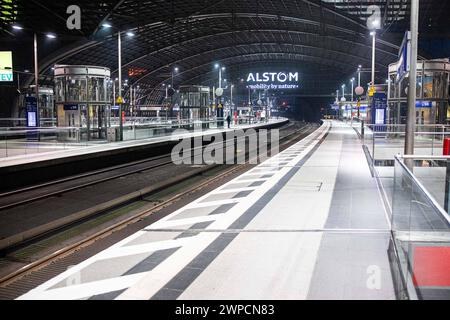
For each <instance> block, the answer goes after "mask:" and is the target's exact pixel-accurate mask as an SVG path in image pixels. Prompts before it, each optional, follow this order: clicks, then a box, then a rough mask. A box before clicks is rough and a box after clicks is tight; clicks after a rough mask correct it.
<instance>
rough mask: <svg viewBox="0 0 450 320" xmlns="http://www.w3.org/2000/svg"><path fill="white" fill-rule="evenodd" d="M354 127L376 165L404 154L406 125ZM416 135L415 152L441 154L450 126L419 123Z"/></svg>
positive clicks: (449, 132)
mask: <svg viewBox="0 0 450 320" xmlns="http://www.w3.org/2000/svg"><path fill="white" fill-rule="evenodd" d="M354 128H355V130H356V131H357V132H358V133H360V135H361V137H362V140H363V144H364V145H365V146H366V147H367V149H368V151H369V152H370V156H371V158H372V159H373V164H374V165H376V164H377V163H378V164H379V163H381V162H387V161H390V162H393V160H394V157H395V155H397V154H403V152H404V148H405V125H367V124H363V125H361V124H359V126H354ZM414 137H415V139H414V150H415V152H414V153H415V154H421V155H428V156H435V155H437V156H440V155H442V150H443V141H444V139H445V138H450V126H447V125H417V126H416V132H415V134H414ZM391 165H393V164H391Z"/></svg>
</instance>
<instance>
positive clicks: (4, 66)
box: [0, 51, 13, 82]
mask: <svg viewBox="0 0 450 320" xmlns="http://www.w3.org/2000/svg"><path fill="white" fill-rule="evenodd" d="M12 81H13V67H12V52H11V51H0V82H12Z"/></svg>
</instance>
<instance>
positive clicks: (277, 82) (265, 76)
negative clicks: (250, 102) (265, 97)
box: [247, 72, 299, 90]
mask: <svg viewBox="0 0 450 320" xmlns="http://www.w3.org/2000/svg"><path fill="white" fill-rule="evenodd" d="M298 82H299V77H298V72H263V73H253V72H252V73H249V74H248V76H247V88H250V89H259V90H277V89H298V87H299V84H298Z"/></svg>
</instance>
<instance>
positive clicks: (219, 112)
mask: <svg viewBox="0 0 450 320" xmlns="http://www.w3.org/2000/svg"><path fill="white" fill-rule="evenodd" d="M215 68H216V69H219V88H217V90H216V95H217V97H218V98H219V99H218V105H217V113H216V115H217V119H218V121H217V124H218V127H222V126H223V106H222V94H223V89H222V71H225V67H223V66H220V65H219V64H218V63H216V64H215ZM221 118H222V119H221Z"/></svg>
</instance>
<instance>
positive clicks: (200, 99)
mask: <svg viewBox="0 0 450 320" xmlns="http://www.w3.org/2000/svg"><path fill="white" fill-rule="evenodd" d="M209 91H210V89H209V87H205V86H193V85H191V86H180V111H179V116H180V120H188V121H189V122H196V121H203V122H206V121H207V120H208V119H209V118H210V116H211V111H210V95H209ZM202 127H203V128H205V127H207V125H206V123H203V125H202Z"/></svg>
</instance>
